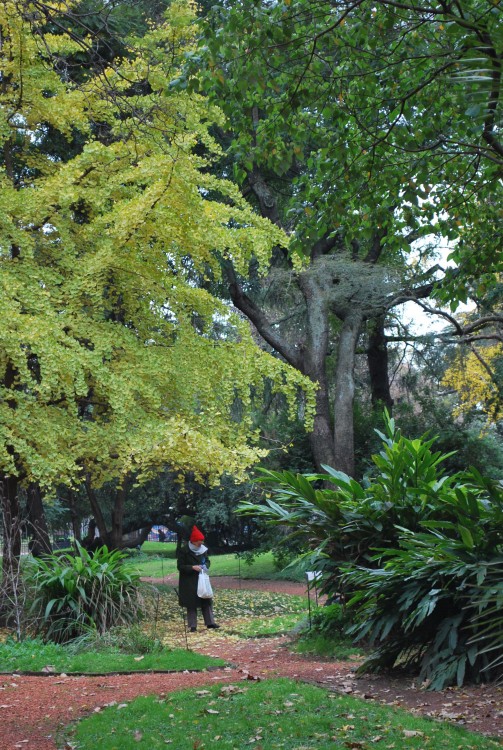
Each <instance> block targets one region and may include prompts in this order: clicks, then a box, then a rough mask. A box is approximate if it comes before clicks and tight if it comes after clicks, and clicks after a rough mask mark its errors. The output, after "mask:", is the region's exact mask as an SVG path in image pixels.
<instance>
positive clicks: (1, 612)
mask: <svg viewBox="0 0 503 750" xmlns="http://www.w3.org/2000/svg"><path fill="white" fill-rule="evenodd" d="M17 487H18V482H17V478H16V477H12V476H4V477H1V478H0V503H1V513H2V519H1V520H2V524H3V560H2V585H1V589H0V624H6V623H7V622H9V621H10V620H11V618H12V615H13V614H14V615H16V613H17V611H18V609H19V557H20V555H21V518H20V512H19V499H18V494H17ZM15 619H17V618H15Z"/></svg>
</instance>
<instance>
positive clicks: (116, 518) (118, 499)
mask: <svg viewBox="0 0 503 750" xmlns="http://www.w3.org/2000/svg"><path fill="white" fill-rule="evenodd" d="M128 486H129V477H124V479H123V481H122V484H121V486H120V487H118V488H117V491H116V493H115V501H114V507H113V510H112V530H111V532H110V546H111V547H112V548H113V549H120V548H121V547H122V534H123V522H124V503H125V501H126V497H127V491H128Z"/></svg>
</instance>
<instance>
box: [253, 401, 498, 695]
mask: <svg viewBox="0 0 503 750" xmlns="http://www.w3.org/2000/svg"><path fill="white" fill-rule="evenodd" d="M385 426H386V430H385V433H381V438H382V441H383V443H382V450H381V451H380V452H379V453H377V454H375V455H374V456H373V457H372V458H373V462H374V465H375V471H374V473H373V474H372V475H370V476H368V477H367V480H366V484H365V485H363V484H362V483H360V482H358V481H357V480H355V479H353V478H351V477H349V476H347V475H346V474H343V473H342V472H339V471H335V470H334V469H331V468H330V467H324V468H325V470H326V473H325V474H322V475H320V474H296V475H294V474H293V473H291V472H272V471H266V470H263V477H262V478H263V481H264V482H266V483H267V485H268V486H270V487H271V490H272V493H271V494H272V496H269V497H266V498H265V500H264V502H263V503H262V504H259V505H256V504H253V503H250V502H243V503H242V504H241V506H240V512H242V513H245V514H253V515H259V516H261V517H262V518H265V519H267V520H268V522H269V523H272V524H275V525H281V526H286V527H288V528H290V529H291V536H292V537H298V536H302V537H303V538H304V540H305V542H306V544H307V545H308V546H310V547H311V550H312V552H311V554H310V555H309V564H310V566H311V567H312V569H314V570H319V571H320V572H322V573H323V574H324V583H323V586H324V590H325V592H326V593H327V594H328V595H329V596H331V597H338V598H339V599H343V600H344V601H346V603H347V607H348V609H349V611H350V613H352V623H351V624H350V625H349V628H347V629H346V633H352V634H354V635H355V636H356V637H357V640H362V639H363V640H364V642H366V643H367V645H369V646H371V647H374V650H373V652H372V653H371V654H370V655H369V656H368V658H367V659H366V660H365V663H364V665H363V667H362V669H363V670H366V671H372V670H375V671H378V670H382V669H386V668H388V669H389V668H393V667H395V668H397V667H398V668H400V669H412V670H413V671H414V672H417V673H418V675H419V679H420V680H421V681H422V682H423V683H424V684H426V685H428V686H429V687H431V688H432V689H441V688H443V687H445V686H446V685H449V684H452V683H454V682H455V683H457V684H458V685H462V684H463V683H464V681H465V679H466V680H468V681H480V680H490V679H497V678H501V675H502V673H503V639H502V636H501V611H502V604H503V584H502V580H503V579H502V571H503V546H502V538H501V528H502V524H503V490H502V487H501V483H497V482H491V481H490V480H487V479H485V478H484V477H483V476H481V475H480V474H479V473H478V472H477V471H476V470H475V469H471V470H469V471H465V472H459V473H457V474H455V475H449V474H447V473H446V472H445V471H443V469H442V462H443V461H445V459H446V458H447V457H448V456H446V455H443V454H442V453H440V452H438V451H436V452H435V451H434V450H433V446H434V439H430V440H428V439H426V436H423V437H422V438H417V439H415V440H410V439H408V438H406V437H404V436H403V435H402V434H401V433H400V430H398V429H397V428H396V425H395V422H394V420H393V419H391V418H390V417H389V416H387V418H386V423H385ZM327 475H328V476H327ZM328 479H330V486H319V484H320V481H323V482H324V483H325V484H328ZM273 498H274V499H273ZM285 543H289V539H288V538H287V539H286V540H285Z"/></svg>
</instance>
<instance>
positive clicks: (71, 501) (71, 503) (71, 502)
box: [66, 490, 94, 542]
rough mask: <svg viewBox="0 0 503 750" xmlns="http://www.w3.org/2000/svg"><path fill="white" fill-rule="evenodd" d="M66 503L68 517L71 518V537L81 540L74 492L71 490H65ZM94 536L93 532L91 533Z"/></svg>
mask: <svg viewBox="0 0 503 750" xmlns="http://www.w3.org/2000/svg"><path fill="white" fill-rule="evenodd" d="M66 498H67V503H68V507H69V509H70V517H71V519H72V531H73V538H74V539H76V540H77V542H81V541H82V532H81V525H80V520H79V517H78V515H77V510H76V508H75V494H74V492H73V490H68V492H67V496H66ZM93 537H94V533H93Z"/></svg>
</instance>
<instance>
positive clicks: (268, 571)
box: [131, 542, 302, 580]
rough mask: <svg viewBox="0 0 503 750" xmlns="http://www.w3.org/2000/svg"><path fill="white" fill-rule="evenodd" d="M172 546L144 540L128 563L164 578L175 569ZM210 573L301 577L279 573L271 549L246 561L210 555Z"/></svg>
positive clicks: (273, 578)
mask: <svg viewBox="0 0 503 750" xmlns="http://www.w3.org/2000/svg"><path fill="white" fill-rule="evenodd" d="M147 544H148V545H149V547H148V548H147V550H146V554H145V555H143V548H144V547H145V545H147ZM153 545H157V547H158V548H159V552H158V553H156V552H155V547H154V549H152V547H153ZM175 547H176V545H174V544H171V543H169V544H165V543H162V544H161V543H160V542H145V543H144V544H143V545H142V551H141V552H140V553H139V554H138V555H133V556H132V558H131V564H132V566H133V568H134V569H135V570H137V571H138V572H139V574H140V575H141V576H143V577H145V578H164V576H168V575H172V574H175V573H177V572H178V571H177V569H176V558H175ZM166 548H167V549H166ZM171 548H173V549H171ZM210 553H211V550H210ZM155 554H159V556H158V557H154V556H153V555H155ZM210 573H211V576H236V577H241V578H243V579H247V578H262V579H267V580H302V576H301V575H300V574H294V573H281V572H280V571H278V570H277V568H276V567H275V564H274V558H273V556H272V553H271V552H265V553H264V554H262V555H259V556H258V557H256V558H255V559H254V560H253V561H252V562H251V563H248V562H246V561H245V560H243V559H241V558H240V557H239V556H238V555H235V554H228V555H212V556H211V571H210Z"/></svg>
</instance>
